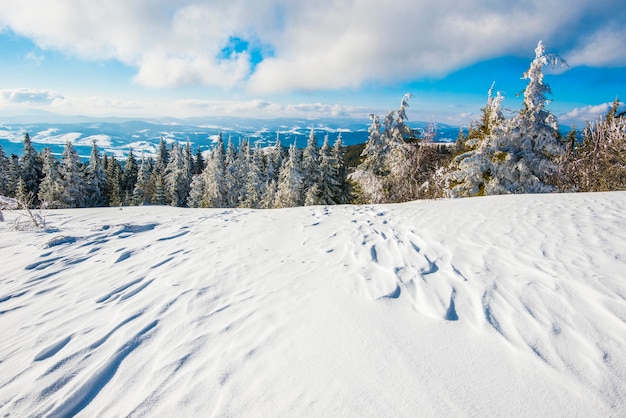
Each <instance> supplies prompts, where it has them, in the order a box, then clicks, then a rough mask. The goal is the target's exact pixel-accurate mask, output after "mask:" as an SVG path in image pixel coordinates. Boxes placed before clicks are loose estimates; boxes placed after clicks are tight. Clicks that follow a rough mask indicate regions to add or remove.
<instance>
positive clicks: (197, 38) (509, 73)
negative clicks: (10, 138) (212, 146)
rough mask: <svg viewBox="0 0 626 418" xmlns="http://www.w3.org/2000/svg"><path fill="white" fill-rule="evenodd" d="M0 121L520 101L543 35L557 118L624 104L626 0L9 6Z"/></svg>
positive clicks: (334, 111)
mask: <svg viewBox="0 0 626 418" xmlns="http://www.w3.org/2000/svg"><path fill="white" fill-rule="evenodd" d="M0 10H1V11H0V115H2V113H4V114H7V115H8V114H19V113H25V112H33V111H37V110H44V111H50V112H55V113H60V114H70V115H76V114H86V115H118V116H133V117H136V116H152V115H154V116H156V115H162V116H174V117H185V116H211V115H240V116H254V117H257V116H260V117H277V116H297V117H330V116H354V117H362V116H364V115H367V114H368V113H370V112H376V113H381V112H384V111H386V110H388V109H394V108H396V107H397V105H398V104H399V101H400V99H401V97H402V95H403V94H404V93H412V94H413V95H414V99H413V100H412V101H411V109H410V112H409V118H411V119H413V120H436V121H437V122H441V123H452V124H465V123H467V122H468V121H469V120H470V119H473V118H477V117H478V114H479V113H480V108H481V107H482V106H483V105H484V103H485V100H486V94H487V91H488V89H489V87H490V85H491V83H492V82H495V89H496V90H500V91H502V92H503V94H504V95H505V96H506V98H507V99H506V100H505V102H504V105H505V106H508V107H510V108H512V109H517V108H519V107H520V102H519V98H516V94H517V93H519V92H521V91H522V90H523V88H524V86H525V82H524V81H523V80H521V79H520V77H521V75H522V73H523V72H524V71H525V70H526V69H527V68H528V65H529V63H530V61H531V60H532V58H533V57H534V49H535V47H536V45H537V42H538V41H539V40H542V41H543V43H544V45H545V46H546V49H547V51H548V52H550V53H555V54H559V55H560V56H562V57H563V58H564V59H565V60H566V61H567V62H568V64H569V67H570V68H569V69H568V70H567V71H563V69H556V70H551V69H546V73H547V75H546V77H545V81H546V82H547V83H549V84H550V85H551V87H552V92H553V96H552V98H553V100H554V101H553V103H552V104H551V105H550V108H551V110H552V111H553V112H554V113H555V114H557V116H559V120H560V121H562V123H563V122H566V123H569V122H571V121H574V120H585V119H586V118H587V119H588V118H593V117H595V115H596V114H597V113H598V112H604V111H605V110H606V106H607V103H609V102H612V101H613V99H614V98H615V97H616V96H619V97H620V98H622V99H624V100H626V25H624V22H626V8H624V7H623V0H601V1H598V0H516V1H494V0H465V1H456V0H439V1H434V0H386V1H384V2H382V1H375V0H316V1H295V0H176V1H172V0H107V1H102V2H96V1H88V0H0Z"/></svg>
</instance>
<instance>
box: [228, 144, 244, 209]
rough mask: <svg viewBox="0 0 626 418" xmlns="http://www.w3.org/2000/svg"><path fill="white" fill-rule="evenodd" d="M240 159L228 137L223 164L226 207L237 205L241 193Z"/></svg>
mask: <svg viewBox="0 0 626 418" xmlns="http://www.w3.org/2000/svg"><path fill="white" fill-rule="evenodd" d="M240 165H241V160H240V159H239V158H238V157H237V150H236V148H235V145H234V144H233V140H232V138H230V137H229V138H228V147H227V148H226V160H225V164H224V169H225V170H224V187H225V190H226V195H225V198H226V207H229V208H234V207H237V206H238V205H239V200H240V197H241V195H242V190H241V188H242V180H241V170H240Z"/></svg>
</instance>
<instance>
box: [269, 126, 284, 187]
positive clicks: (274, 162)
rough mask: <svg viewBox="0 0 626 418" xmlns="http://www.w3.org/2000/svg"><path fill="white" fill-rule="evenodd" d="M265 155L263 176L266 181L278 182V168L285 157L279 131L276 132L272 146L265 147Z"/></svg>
mask: <svg viewBox="0 0 626 418" xmlns="http://www.w3.org/2000/svg"><path fill="white" fill-rule="evenodd" d="M266 157H267V158H266V164H265V176H266V178H267V181H268V182H269V181H274V182H275V183H278V176H279V174H280V168H281V167H282V165H283V159H284V157H285V155H284V151H283V144H282V143H281V141H280V134H279V133H276V142H275V143H274V146H272V147H268V148H267V150H266Z"/></svg>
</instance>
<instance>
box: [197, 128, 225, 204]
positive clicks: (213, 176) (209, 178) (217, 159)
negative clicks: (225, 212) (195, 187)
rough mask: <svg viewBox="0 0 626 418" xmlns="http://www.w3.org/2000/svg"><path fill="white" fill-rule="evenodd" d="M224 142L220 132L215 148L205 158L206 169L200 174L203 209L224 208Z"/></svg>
mask: <svg viewBox="0 0 626 418" xmlns="http://www.w3.org/2000/svg"><path fill="white" fill-rule="evenodd" d="M225 158H226V157H225V155H224V141H223V139H222V134H221V132H220V133H219V134H218V137H217V143H216V145H215V148H213V150H212V151H211V154H210V156H209V157H208V158H207V161H206V167H205V168H204V171H203V172H202V174H201V175H202V176H203V177H204V185H205V197H204V199H203V202H204V204H203V207H204V205H206V207H209V208H223V207H225V206H226V186H225V182H224V175H225V173H224V171H225V167H224V165H225Z"/></svg>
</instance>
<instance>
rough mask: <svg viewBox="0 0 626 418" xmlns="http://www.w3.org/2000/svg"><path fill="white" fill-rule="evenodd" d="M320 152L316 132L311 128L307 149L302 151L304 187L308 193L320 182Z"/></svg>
mask: <svg viewBox="0 0 626 418" xmlns="http://www.w3.org/2000/svg"><path fill="white" fill-rule="evenodd" d="M319 153H320V150H319V147H318V144H317V137H316V136H315V130H314V129H313V128H311V132H310V133H309V139H308V141H307V144H306V148H305V149H304V151H302V182H303V184H302V187H303V189H304V191H305V193H306V191H308V189H309V188H311V187H312V186H313V185H314V184H317V182H318V180H319V175H320V173H319V165H320V161H319V159H320V155H319Z"/></svg>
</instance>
